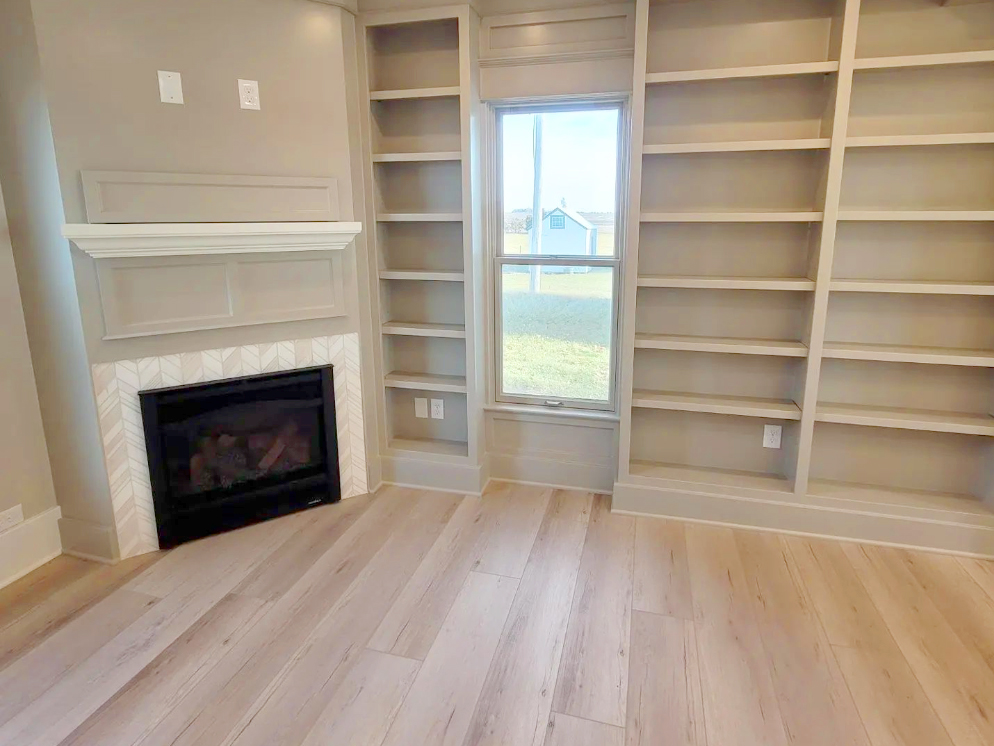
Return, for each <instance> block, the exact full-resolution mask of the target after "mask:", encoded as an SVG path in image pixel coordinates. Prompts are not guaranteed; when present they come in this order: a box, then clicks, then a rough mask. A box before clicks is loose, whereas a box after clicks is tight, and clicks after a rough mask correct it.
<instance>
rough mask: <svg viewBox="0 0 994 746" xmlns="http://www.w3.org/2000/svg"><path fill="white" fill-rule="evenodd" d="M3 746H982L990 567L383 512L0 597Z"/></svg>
mask: <svg viewBox="0 0 994 746" xmlns="http://www.w3.org/2000/svg"><path fill="white" fill-rule="evenodd" d="M0 744H4V746H8V745H10V746H22V745H23V746H27V745H29V744H50V745H52V746H55V745H57V744H62V745H64V746H69V745H70V744H73V745H76V746H82V745H84V744H92V745H93V746H129V745H132V744H141V745H142V746H160V745H161V746H165V744H201V745H203V746H227V745H229V744H232V745H237V746H248V745H250V744H251V745H258V746H263V745H265V746H277V745H280V744H282V745H285V746H296V745H298V744H304V745H306V746H337V745H338V744H343V745H347V746H383V745H389V746H419V745H420V744H432V745H435V744H438V745H440V746H462V745H463V744H467V745H472V746H476V745H477V744H487V745H492V746H518V745H520V746H543V744H544V746H622V745H625V746H649V745H652V746H657V745H659V746H671V745H672V746H782V745H786V744H799V745H803V746H845V745H847V744H851V745H853V746H900V745H902V744H903V745H905V746H949V745H951V744H956V745H957V746H958V745H960V744H963V745H967V744H970V745H973V744H975V745H976V746H990V745H991V744H994V564H992V563H988V562H982V561H977V560H970V559H963V558H957V557H949V556H942V555H936V554H927V553H920V552H910V551H903V550H898V549H887V548H879V547H870V546H859V545H856V544H847V543H838V542H831V541H817V540H808V539H802V538H796V537H785V536H780V535H777V534H772V533H759V532H749V531H738V530H732V529H727V528H719V527H712V526H702V525H694V524H682V523H678V522H673V521H664V520H660V519H651V518H633V517H630V516H621V515H612V514H611V513H610V499H609V498H608V497H605V496H602V495H592V494H589V493H583V492H570V491H564V490H553V489H545V488H541V487H532V486H520V485H510V484H496V485H492V486H491V488H490V489H489V490H488V491H487V493H486V495H485V496H484V497H483V498H482V499H481V498H470V497H467V498H463V497H460V496H457V495H450V494H442V493H433V492H427V491H417V490H411V489H402V488H385V489H383V490H381V491H380V492H379V493H378V494H377V495H375V496H371V497H363V498H356V499H353V500H348V501H346V502H344V503H342V504H339V505H335V506H326V507H321V508H317V509H315V510H311V511H307V512H305V513H299V514H296V515H292V516H287V517H285V518H281V519H278V520H275V521H270V522H268V523H265V524H261V525H257V526H252V527H250V528H246V529H243V530H241V531H236V532H232V533H228V534H224V535H221V536H216V537H212V538H209V539H205V540H202V541H198V542H194V543H191V544H187V545H184V546H182V547H180V548H178V549H175V550H173V551H170V552H161V553H157V554H154V555H148V556H145V557H140V558H137V559H133V560H129V561H126V562H123V563H121V564H119V565H117V566H115V567H104V566H101V565H96V564H93V563H88V562H84V561H82V560H76V559H73V558H70V557H60V558H58V559H56V560H54V561H53V562H51V563H49V564H48V565H46V566H44V567H42V568H41V569H39V570H37V571H35V572H34V573H32V574H31V575H29V576H28V577H26V578H24V579H22V580H21V581H18V582H17V583H15V584H14V585H12V586H10V587H8V588H5V589H3V590H0Z"/></svg>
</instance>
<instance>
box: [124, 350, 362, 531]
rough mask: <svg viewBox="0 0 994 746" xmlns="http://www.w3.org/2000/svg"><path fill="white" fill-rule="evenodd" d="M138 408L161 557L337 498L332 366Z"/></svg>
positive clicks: (241, 381)
mask: <svg viewBox="0 0 994 746" xmlns="http://www.w3.org/2000/svg"><path fill="white" fill-rule="evenodd" d="M139 398H140V400H141V410H142V420H143V423H144V427H145V444H146V448H147V450H148V467H149V476H150V477H151V480H152V498H153V500H154V503H155V520H156V524H157V527H158V533H159V546H161V547H163V548H168V547H172V546H175V545H177V544H181V543H183V542H185V541H189V540H191V539H196V538H199V537H201V536H207V535H208V534H215V533H219V532H221V531H227V530H229V529H233V528H238V527H240V526H245V525H247V524H250V523H256V522H258V521H262V520H266V519H268V518H274V517H276V516H279V515H284V514H286V513H290V512H293V511H296V510H301V509H303V508H307V507H310V506H312V505H318V504H321V503H330V502H337V501H338V500H339V499H340V498H341V494H342V493H341V485H340V482H339V472H338V438H337V429H336V426H335V386H334V379H333V376H332V368H331V366H322V367H317V368H305V369H302V370H295V371H289V372H285V373H272V374H265V375H258V376H246V377H244V378H232V379H227V380H224V381H217V382H214V383H202V384H194V385H191V386H177V387H174V388H168V389H158V390H156V391H145V392H142V393H141V394H139Z"/></svg>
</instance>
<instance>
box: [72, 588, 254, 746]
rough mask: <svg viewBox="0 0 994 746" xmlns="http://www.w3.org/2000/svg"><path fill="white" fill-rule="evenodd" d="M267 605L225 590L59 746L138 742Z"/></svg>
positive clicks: (116, 745) (113, 745) (126, 745)
mask: <svg viewBox="0 0 994 746" xmlns="http://www.w3.org/2000/svg"><path fill="white" fill-rule="evenodd" d="M265 607H266V604H265V603H264V602H262V601H259V600H257V599H254V598H250V597H246V596H237V595H229V596H226V597H224V598H223V599H221V601H220V602H219V603H218V604H217V605H216V606H214V607H213V608H212V609H211V610H210V611H208V612H207V613H206V614H204V616H202V617H201V618H200V619H199V620H197V622H195V623H194V624H193V626H191V627H190V628H189V630H187V631H186V632H185V633H183V634H182V635H181V636H180V637H179V638H178V639H177V640H176V641H175V642H174V643H173V644H172V645H170V646H169V647H168V648H166V649H165V650H164V651H163V652H162V653H161V654H160V655H159V656H158V657H157V658H156V659H155V660H153V661H152V662H151V663H149V665H147V666H146V667H145V668H143V669H142V670H141V672H139V673H138V675H137V676H135V677H134V678H133V679H131V681H129V682H128V683H127V684H126V685H125V686H124V688H122V689H121V690H119V691H118V692H117V693H116V694H115V695H114V696H113V697H111V698H110V699H109V700H108V701H107V702H106V703H105V704H104V705H103V706H101V707H100V709H99V710H97V711H96V712H95V713H93V714H92V715H90V717H89V718H87V719H86V721H84V722H83V723H82V724H81V725H80V726H79V727H78V728H76V730H75V731H73V732H72V733H71V734H70V735H69V736H68V737H67V738H66V739H65V740H64V741H63V742H62V744H61V746H130V744H133V743H137V742H139V741H140V740H141V739H142V738H144V736H145V735H147V734H148V733H149V732H150V731H151V730H152V729H153V728H154V727H155V725H156V724H157V723H158V722H159V721H160V720H161V719H162V718H163V717H164V716H165V715H166V713H168V712H169V710H170V709H172V707H173V706H174V705H175V704H176V702H178V701H179V700H180V699H182V698H183V696H184V695H185V694H186V693H187V692H188V691H189V690H190V689H191V688H192V687H193V686H194V685H196V683H197V682H198V681H199V680H200V679H202V678H203V677H204V676H205V675H206V674H207V672H208V671H210V670H211V668H213V667H214V665H216V664H217V662H218V661H219V660H220V658H221V656H222V655H224V653H225V651H226V650H227V648H228V646H229V645H232V644H234V643H236V642H237V641H238V640H239V639H240V638H241V637H242V636H243V635H244V634H245V633H246V631H247V630H248V629H251V627H252V625H253V624H255V623H256V622H258V620H259V618H260V616H261V614H262V612H263V610H264V609H265Z"/></svg>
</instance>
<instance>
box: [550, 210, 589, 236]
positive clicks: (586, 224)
mask: <svg viewBox="0 0 994 746" xmlns="http://www.w3.org/2000/svg"><path fill="white" fill-rule="evenodd" d="M557 212H560V213H562V214H563V215H566V216H568V217H569V218H570V219H571V220H572V221H573V222H574V223H578V224H579V225H581V226H583V227H584V228H586V229H587V230H588V231H592V230H593V229H594V226H593V225H592V224H591V223H590V222H588V221H587V220H586V219H585V218H584V217H583V216H582V215H580V213H578V212H573V210H571V209H569V208H568V207H557V208H555V209H553V210H549V211H548V212H547V213H545V217H544V218H543V220H544V219H545V218H547V217H549V216H550V215H555V214H556V213H557Z"/></svg>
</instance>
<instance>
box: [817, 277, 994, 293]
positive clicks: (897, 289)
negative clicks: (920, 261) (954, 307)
mask: <svg viewBox="0 0 994 746" xmlns="http://www.w3.org/2000/svg"><path fill="white" fill-rule="evenodd" d="M829 287H830V288H831V290H832V291H833V292H844V293H912V294H919V295H994V284H989V283H982V282H920V281H912V280H832V284H831V285H830V286H829Z"/></svg>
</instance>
